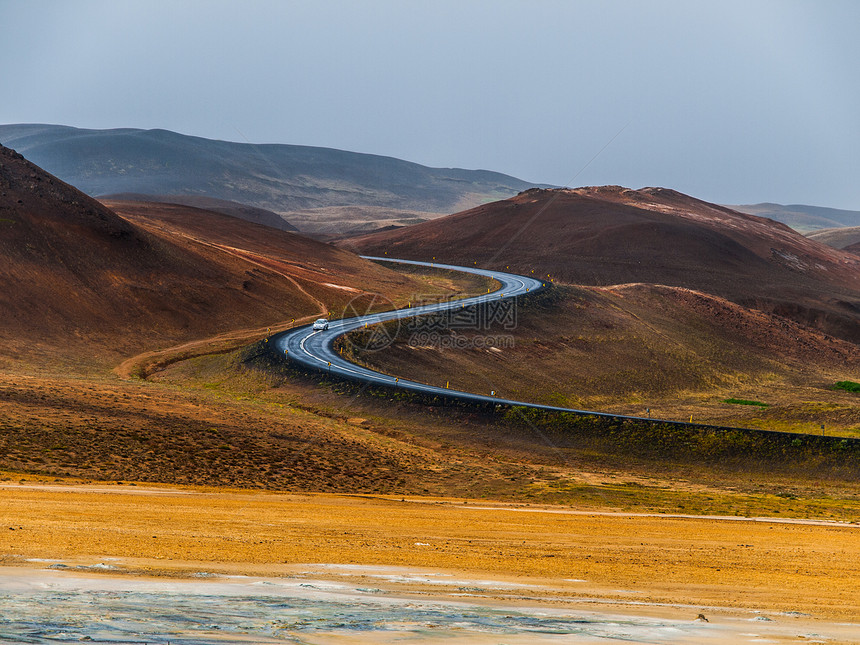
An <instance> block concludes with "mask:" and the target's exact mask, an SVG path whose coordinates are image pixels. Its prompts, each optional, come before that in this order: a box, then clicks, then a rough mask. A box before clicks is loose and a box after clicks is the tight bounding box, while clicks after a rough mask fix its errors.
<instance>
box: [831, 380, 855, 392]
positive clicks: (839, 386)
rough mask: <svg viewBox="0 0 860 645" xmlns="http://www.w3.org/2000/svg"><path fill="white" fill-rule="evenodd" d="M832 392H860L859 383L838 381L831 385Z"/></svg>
mask: <svg viewBox="0 0 860 645" xmlns="http://www.w3.org/2000/svg"><path fill="white" fill-rule="evenodd" d="M833 389H834V390H845V391H846V392H860V383H855V382H854V381H838V382H837V383H834V385H833Z"/></svg>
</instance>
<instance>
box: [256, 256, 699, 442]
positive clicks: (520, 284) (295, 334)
mask: <svg viewBox="0 0 860 645" xmlns="http://www.w3.org/2000/svg"><path fill="white" fill-rule="evenodd" d="M363 257H365V258H366V259H368V260H376V261H384V262H397V263H399V264H414V265H418V266H426V267H434V268H438V269H450V270H453V271H462V272H464V273H473V274H476V275H481V276H486V277H488V278H493V279H494V280H496V281H498V282H499V283H500V284H501V287H500V288H499V289H497V290H496V291H493V292H491V293H486V294H482V295H480V296H475V297H472V298H465V299H461V300H451V301H447V302H439V303H435V304H430V305H423V306H420V307H411V308H406V309H395V310H392V311H385V312H381V313H372V314H366V315H357V316H355V317H351V318H344V319H341V320H332V321H330V322H329V328H328V329H327V330H325V331H314V330H313V328H312V325H306V326H304V327H297V328H296V329H291V330H288V331H286V332H282V333H280V334H277V335H275V336H273V337H272V338H271V340H270V342H272V343H274V344H275V347H276V348H277V350H278V351H279V352H280V353H281V354H282V355H284V356H285V358H286V359H287V360H290V361H294V362H296V363H299V364H301V365H303V366H305V367H310V368H312V369H317V370H321V371H323V372H328V373H329V374H331V375H332V376H337V377H340V378H346V379H350V380H354V381H360V382H364V383H369V384H375V385H385V386H388V387H395V388H400V389H403V390H408V391H411V392H419V393H422V394H430V395H436V396H441V397H445V398H450V399H459V400H462V401H472V402H476V403H495V404H498V405H517V406H526V407H530V408H538V409H541V410H555V411H559V412H574V413H577V414H589V415H595V416H602V417H611V418H617V419H640V420H650V421H654V420H655V419H646V418H645V417H632V416H625V415H618V414H608V413H603V412H594V411H590V410H577V409H574V408H562V407H557V406H552V405H541V404H537V403H527V402H524V401H514V400H511V399H504V398H501V397H498V396H492V395H490V394H486V395H482V394H473V393H471V392H461V391H459V390H451V389H448V388H447V387H445V385H447V384H445V385H443V384H438V385H428V384H426V383H419V382H417V381H410V380H408V379H406V378H401V377H396V376H389V375H387V374H380V373H379V372H374V371H373V370H371V369H368V368H366V367H362V366H360V365H356V364H354V363H351V362H349V361H347V360H345V359H344V358H343V357H342V356H340V354H338V353H337V352H336V351H335V350H334V348H333V344H334V341H335V339H336V338H338V337H339V336H342V335H344V334H347V333H349V332H351V331H353V330H356V329H360V328H363V327H365V326H367V327H368V328H372V326H373V325H375V324H377V323H382V322H387V321H391V320H402V319H405V318H411V317H414V316H421V315H426V314H434V313H438V312H443V311H447V310H456V309H461V308H463V307H468V306H471V305H481V303H492V302H493V301H500V300H505V299H509V298H515V297H517V296H522V295H524V294H526V293H535V292H537V291H540V290H541V289H543V288H545V284H544V283H543V282H541V281H540V280H537V279H535V278H530V277H527V276H521V275H515V274H513V273H504V272H502V271H490V270H488V269H478V268H476V267H461V266H454V265H450V264H439V263H435V262H417V261H414V260H396V259H393V258H387V257H385V258H380V257H371V256H363ZM482 306H487V305H482ZM359 313H360V312H359ZM382 340H383V341H384V340H385V339H384V338H383V339H382ZM383 344H384V343H383ZM670 423H678V422H676V421H672V422H670ZM681 425H698V424H684V423H682V424H681Z"/></svg>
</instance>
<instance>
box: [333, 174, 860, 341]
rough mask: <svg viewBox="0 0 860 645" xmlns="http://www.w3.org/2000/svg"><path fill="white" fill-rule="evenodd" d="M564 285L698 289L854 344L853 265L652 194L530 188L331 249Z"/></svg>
mask: <svg viewBox="0 0 860 645" xmlns="http://www.w3.org/2000/svg"><path fill="white" fill-rule="evenodd" d="M341 244H342V245H343V246H345V247H346V248H350V249H355V250H358V251H361V252H363V253H371V254H378V255H384V254H386V253H387V254H388V255H390V256H392V257H405V258H414V259H427V258H430V257H434V256H435V257H436V258H437V259H438V260H439V261H440V262H451V263H459V264H470V265H471V264H474V263H477V264H478V265H482V266H489V267H495V268H505V267H510V269H511V270H512V271H517V272H520V273H526V274H530V273H531V272H534V273H535V275H541V276H543V277H549V278H550V279H552V280H555V281H562V282H567V283H572V284H583V285H598V286H608V285H615V284H624V283H631V282H641V283H650V284H662V285H669V286H675V287H684V288H689V289H695V290H698V291H703V292H706V293H709V294H712V295H715V296H719V297H723V298H727V299H729V300H732V301H734V302H737V303H740V304H743V305H746V306H751V307H754V308H757V309H762V310H765V311H769V312H774V313H778V314H780V315H784V316H787V317H790V318H792V319H794V320H796V321H799V322H802V323H804V324H813V325H815V326H818V327H820V328H821V329H824V330H826V331H827V332H828V333H831V334H833V335H836V336H839V337H842V338H845V339H848V340H851V341H852V342H860V261H858V258H857V257H856V256H854V255H850V254H848V253H845V252H843V251H839V250H837V249H833V248H830V247H827V246H825V245H823V244H820V243H817V242H815V241H813V240H810V239H808V238H805V237H803V236H802V235H800V234H798V233H796V232H795V231H793V230H792V229H790V228H789V227H787V226H785V225H784V224H779V223H777V222H774V221H771V220H768V219H764V218H761V217H757V216H754V215H746V214H743V213H738V212H735V211H732V210H731V209H728V208H725V207H722V206H717V205H715V204H710V203H707V202H703V201H700V200H697V199H695V198H692V197H689V196H687V195H683V194H681V193H678V192H675V191H672V190H667V189H662V188H646V189H642V190H630V189H625V188H621V187H618V186H605V187H588V188H578V189H558V190H540V189H533V190H528V191H525V192H523V193H520V194H519V195H517V196H516V197H513V198H510V199H507V200H503V201H499V202H494V203H492V204H486V205H483V206H479V207H478V208H474V209H471V210H468V211H464V212H461V213H456V214H454V215H450V216H448V217H444V218H441V219H436V220H433V221H430V222H425V223H422V224H417V225H415V226H410V227H407V228H403V229H399V230H394V231H385V232H379V233H375V234H371V235H366V236H362V237H357V238H353V239H351V240H348V241H345V242H342V243H341Z"/></svg>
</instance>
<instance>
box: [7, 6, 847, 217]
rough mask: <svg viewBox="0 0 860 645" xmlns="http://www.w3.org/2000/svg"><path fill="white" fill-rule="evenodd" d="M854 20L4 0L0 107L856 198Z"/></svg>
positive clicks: (85, 120) (67, 117)
mask: <svg viewBox="0 0 860 645" xmlns="http://www.w3.org/2000/svg"><path fill="white" fill-rule="evenodd" d="M858 28H860V3H858V2H853V1H846V2H827V1H821V0H817V1H810V2H789V1H779V2H764V1H758V2H756V1H754V0H746V1H744V2H732V1H726V0H721V1H719V2H691V1H678V2H669V1H661V2H645V1H630V2H622V1H617V2H612V1H605V2H598V1H595V2H538V1H522V2H505V1H501V2H488V1H472V2H469V1H466V0H454V1H447V0H433V1H432V2H430V1H428V2H420V3H419V2H394V1H391V2H387V1H386V2H382V1H380V2H357V1H351V2H310V1H308V2H286V1H283V2H279V1H262V0H260V1H253V0H250V1H249V0H244V1H242V2H221V1H217V0H208V1H206V2H190V1H186V2H177V1H161V2H159V1H153V0H145V1H141V2H137V1H127V2H124V1H122V0H112V1H74V0H69V1H60V0H57V1H54V2H47V1H39V0H35V1H34V0H20V1H19V0H0V34H2V37H0V79H2V88H3V89H2V100H0V123H34V122H41V123H59V124H64V125H73V126H79V127H90V128H111V127H140V128H156V127H158V128H166V129H169V130H175V131H178V132H182V133H185V134H193V135H199V136H204V137H210V138H220V139H228V140H233V141H251V142H255V143H300V144H307V145H319V146H329V147H334V148H342V149H346V150H355V151H359V152H371V153H377V154H385V155H391V156H395V157H399V158H402V159H408V160H410V161H416V162H419V163H423V164H427V165H431V166H458V167H464V168H486V169H491V170H497V171H500V172H505V173H509V174H512V175H515V176H517V177H520V178H522V179H527V180H530V181H536V182H547V183H554V184H567V183H569V182H570V183H571V185H575V186H577V185H584V184H622V185H625V186H631V187H634V188H638V187H641V186H653V185H659V186H668V187H671V188H676V189H678V190H681V191H683V192H687V193H690V194H692V195H695V196H697V197H701V198H703V199H707V200H711V201H717V202H722V203H749V202H760V201H776V202H781V203H807V204H816V205H821V206H832V207H837V208H849V209H857V210H860V81H859V80H858V79H860V76H858V67H860V38H858V35H857V31H858ZM622 129H623V131H622V132H621V134H619V135H618V136H617V138H616V139H615V140H614V141H612V143H611V144H610V145H608V147H606V149H605V150H604V151H603V152H602V153H601V154H600V155H599V156H598V157H597V159H596V160H594V162H593V163H591V165H590V166H588V167H587V168H586V169H585V170H584V171H582V172H581V173H580V174H578V175H577V173H578V172H579V171H580V170H582V168H583V167H584V166H585V165H586V164H587V163H588V162H589V160H590V159H591V158H592V157H594V155H595V154H597V153H598V152H599V151H600V150H601V149H602V148H603V147H604V146H606V144H607V143H609V142H610V141H611V140H612V139H613V137H614V136H615V135H616V134H618V133H619V131H621V130H622Z"/></svg>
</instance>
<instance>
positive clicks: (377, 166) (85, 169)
mask: <svg viewBox="0 0 860 645" xmlns="http://www.w3.org/2000/svg"><path fill="white" fill-rule="evenodd" d="M0 142H3V143H4V144H5V145H8V146H11V147H14V148H15V149H17V150H18V151H19V152H21V153H23V154H25V155H27V158H28V159H31V160H32V161H33V162H34V163H36V164H38V165H40V166H41V167H43V168H45V169H46V170H48V171H49V172H51V173H53V174H55V175H56V176H57V177H59V178H61V179H62V180H64V181H67V182H69V183H70V184H72V185H74V186H76V187H77V188H79V189H80V190H82V191H84V192H85V193H87V194H89V195H109V194H117V193H142V194H153V195H202V196H206V197H214V198H217V199H225V200H230V201H235V202H239V203H242V204H249V205H252V206H257V207H260V208H265V209H268V210H271V211H274V212H276V213H279V214H287V213H289V212H291V211H296V210H302V209H314V208H324V207H331V206H367V207H374V208H379V209H395V210H408V211H418V212H426V213H429V214H431V215H432V214H439V213H450V212H453V211H456V210H460V209H463V208H469V207H472V206H475V205H477V204H481V203H484V202H487V201H491V200H495V199H502V198H505V197H509V196H511V195H513V194H516V193H517V192H518V191H520V190H523V189H525V188H528V187H530V186H533V184H529V183H528V182H525V181H522V180H519V179H516V178H514V177H509V176H507V175H503V174H500V173H495V172H489V171H485V170H462V169H457V168H428V167H426V166H421V165H419V164H415V163H410V162H406V161H401V160H399V159H394V158H391V157H382V156H377V155H368V154H358V153H354V152H345V151H342V150H334V149H329V148H315V147H309V146H294V145H255V144H244V143H231V142H227V141H214V140H210V139H203V138H199V137H191V136H185V135H181V134H176V133H174V132H168V131H166V130H135V129H118V130H81V129H77V128H70V127H66V126H57V125H35V124H24V125H0ZM288 219H289V218H288Z"/></svg>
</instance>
